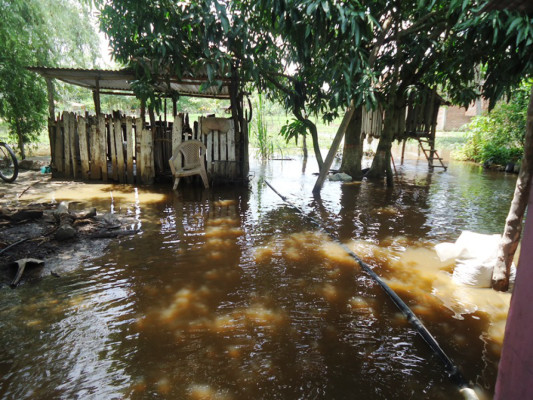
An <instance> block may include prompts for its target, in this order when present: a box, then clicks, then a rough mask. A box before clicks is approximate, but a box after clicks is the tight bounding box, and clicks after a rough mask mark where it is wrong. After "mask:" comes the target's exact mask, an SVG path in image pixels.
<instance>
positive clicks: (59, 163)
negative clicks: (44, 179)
mask: <svg viewBox="0 0 533 400" xmlns="http://www.w3.org/2000/svg"><path fill="white" fill-rule="evenodd" d="M62 127H63V121H62V120H61V119H60V118H59V117H58V118H57V123H56V141H55V157H54V163H55V168H56V171H57V172H59V173H62V172H63V171H64V170H63V168H64V163H63V160H64V159H65V155H64V151H65V150H64V149H65V147H64V142H63V132H62V129H61V128H62Z"/></svg>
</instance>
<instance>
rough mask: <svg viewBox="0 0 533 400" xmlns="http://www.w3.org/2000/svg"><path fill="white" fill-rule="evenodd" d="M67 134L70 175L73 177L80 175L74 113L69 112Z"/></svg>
mask: <svg viewBox="0 0 533 400" xmlns="http://www.w3.org/2000/svg"><path fill="white" fill-rule="evenodd" d="M69 125H70V129H69V134H70V162H71V164H72V176H73V177H74V179H77V178H79V177H80V167H79V166H78V161H79V160H78V151H79V147H78V146H79V140H78V129H77V128H78V127H77V125H78V124H77V121H76V115H75V114H74V113H70V119H69Z"/></svg>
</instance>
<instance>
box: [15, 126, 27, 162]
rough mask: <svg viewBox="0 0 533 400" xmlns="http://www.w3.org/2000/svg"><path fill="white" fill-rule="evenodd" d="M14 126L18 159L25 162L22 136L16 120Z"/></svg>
mask: <svg viewBox="0 0 533 400" xmlns="http://www.w3.org/2000/svg"><path fill="white" fill-rule="evenodd" d="M16 126H17V141H18V148H19V151H20V159H21V160H25V159H26V152H25V151H24V136H23V134H22V131H21V130H20V122H19V121H18V120H17V122H16Z"/></svg>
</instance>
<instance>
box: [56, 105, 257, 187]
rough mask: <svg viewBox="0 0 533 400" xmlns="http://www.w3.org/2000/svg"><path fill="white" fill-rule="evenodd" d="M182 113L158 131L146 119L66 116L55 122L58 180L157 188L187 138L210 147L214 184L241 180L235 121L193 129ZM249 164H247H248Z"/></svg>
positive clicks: (206, 120)
mask: <svg viewBox="0 0 533 400" xmlns="http://www.w3.org/2000/svg"><path fill="white" fill-rule="evenodd" d="M185 121H188V118H186V117H185V116H184V115H183V114H178V115H177V116H176V118H175V119H174V122H166V121H161V120H159V121H157V122H156V124H155V127H153V128H154V129H153V130H152V128H151V127H149V126H147V125H146V124H144V123H143V120H142V119H141V118H133V117H126V116H124V115H121V114H120V113H119V112H115V113H113V115H103V114H100V115H98V116H89V115H87V114H86V115H85V116H79V115H75V114H74V113H71V112H64V113H63V114H62V115H61V116H58V118H57V120H55V121H50V123H49V135H50V147H51V153H52V167H53V168H52V171H53V174H54V176H56V177H62V178H73V179H82V180H103V181H110V180H112V181H115V182H119V183H130V184H133V183H137V184H152V183H153V182H154V180H155V178H156V177H159V176H166V175H167V176H168V175H170V168H169V164H168V160H169V159H170V157H171V156H172V154H173V153H174V152H176V149H177V147H178V146H179V144H180V143H181V142H182V141H184V140H191V139H197V140H201V141H202V142H203V143H204V144H205V145H206V147H207V154H206V162H207V171H208V174H209V177H210V179H211V180H212V181H217V180H218V181H233V180H237V179H239V178H240V177H241V175H242V173H243V171H244V169H243V165H244V163H243V157H242V156H241V157H239V147H238V145H239V143H238V140H237V138H236V135H235V129H234V123H233V120H231V119H226V118H215V117H201V118H200V119H199V121H198V122H195V123H194V124H193V127H188V126H184V122H185ZM246 161H247V160H246Z"/></svg>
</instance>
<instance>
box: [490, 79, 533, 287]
mask: <svg viewBox="0 0 533 400" xmlns="http://www.w3.org/2000/svg"><path fill="white" fill-rule="evenodd" d="M532 177H533V88H532V89H531V94H530V98H529V107H528V109H527V128H526V137H525V143H524V157H523V158H522V166H521V167H520V173H519V174H518V179H517V181H516V187H515V191H514V196H513V201H512V203H511V208H510V210H509V214H508V215H507V219H506V221H505V228H504V230H503V236H502V240H501V243H500V247H499V249H498V259H497V260H496V265H495V266H494V271H493V273H492V287H493V288H494V289H496V290H500V291H506V290H507V289H509V274H510V270H511V264H512V262H513V257H514V254H515V252H516V248H517V247H518V243H519V242H520V234H521V232H522V220H523V218H524V213H525V211H526V207H527V202H528V196H529V188H530V186H531V178H532Z"/></svg>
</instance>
